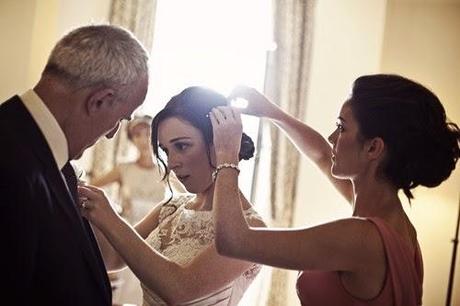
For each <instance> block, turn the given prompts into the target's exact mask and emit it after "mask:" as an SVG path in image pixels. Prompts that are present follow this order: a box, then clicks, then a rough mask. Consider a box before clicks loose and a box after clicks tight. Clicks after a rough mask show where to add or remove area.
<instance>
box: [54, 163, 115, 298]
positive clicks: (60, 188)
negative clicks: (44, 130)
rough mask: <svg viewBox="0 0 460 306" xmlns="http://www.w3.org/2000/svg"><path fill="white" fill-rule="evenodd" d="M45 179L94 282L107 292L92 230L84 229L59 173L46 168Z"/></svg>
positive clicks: (83, 221)
mask: <svg viewBox="0 0 460 306" xmlns="http://www.w3.org/2000/svg"><path fill="white" fill-rule="evenodd" d="M47 178H48V179H49V183H50V188H51V189H52V190H53V192H54V195H55V197H56V198H57V200H58V201H57V202H58V203H59V204H60V207H61V208H62V209H63V211H64V213H65V215H66V216H67V218H68V219H69V221H70V224H71V227H72V229H73V231H74V233H75V235H74V236H75V237H76V240H77V241H78V243H79V244H80V249H81V251H82V253H83V255H84V258H85V259H86V262H87V264H88V265H89V267H90V270H91V271H92V272H93V275H94V276H95V278H96V282H97V283H98V285H99V286H100V287H101V289H102V290H104V291H107V290H108V287H109V286H108V279H107V273H106V271H105V269H102V267H104V264H103V262H100V261H99V257H98V256H97V255H96V254H97V251H99V248H98V247H97V244H96V245H94V246H93V245H92V239H91V237H90V236H93V232H92V230H91V231H90V232H89V231H88V230H89V229H90V228H87V227H86V225H85V223H87V222H86V220H83V218H82V217H81V215H80V212H79V211H78V210H77V209H78V208H77V206H76V205H75V202H74V200H73V197H72V195H71V194H70V192H69V191H68V190H67V187H66V185H65V183H64V180H63V178H62V176H61V174H60V172H58V171H52V170H51V168H47ZM68 187H69V189H70V188H73V187H72V186H68ZM88 227H89V225H88ZM94 247H96V248H97V249H95V248H94Z"/></svg>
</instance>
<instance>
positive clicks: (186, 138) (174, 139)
mask: <svg viewBox="0 0 460 306" xmlns="http://www.w3.org/2000/svg"><path fill="white" fill-rule="evenodd" d="M190 139H191V138H190V137H186V136H184V137H177V138H173V139H171V140H170V141H169V142H170V143H173V142H176V141H180V140H190Z"/></svg>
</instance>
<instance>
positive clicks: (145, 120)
mask: <svg viewBox="0 0 460 306" xmlns="http://www.w3.org/2000/svg"><path fill="white" fill-rule="evenodd" d="M139 124H145V125H147V127H150V125H151V124H152V117H150V116H149V115H144V116H134V118H133V119H131V120H130V121H129V122H128V124H127V126H126V136H127V137H128V139H129V140H131V141H132V140H133V129H134V127H135V126H137V125H139Z"/></svg>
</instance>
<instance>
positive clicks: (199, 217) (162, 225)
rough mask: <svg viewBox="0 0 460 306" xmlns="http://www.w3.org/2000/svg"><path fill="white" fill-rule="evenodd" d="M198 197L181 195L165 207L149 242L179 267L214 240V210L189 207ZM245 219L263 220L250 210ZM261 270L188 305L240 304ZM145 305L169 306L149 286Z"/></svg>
mask: <svg viewBox="0 0 460 306" xmlns="http://www.w3.org/2000/svg"><path fill="white" fill-rule="evenodd" d="M194 197H195V196H194V195H189V194H186V195H181V196H179V197H178V198H175V199H173V200H172V201H171V202H170V203H168V204H167V205H164V206H163V208H162V209H161V211H160V217H159V225H158V227H157V228H156V229H155V230H153V231H152V232H151V233H150V235H149V236H148V237H147V239H146V242H147V243H148V244H149V245H151V246H152V247H153V248H155V249H156V250H158V251H159V252H160V253H162V254H163V255H164V256H166V257H168V258H169V259H171V260H173V261H174V262H176V263H178V264H186V263H188V262H190V261H191V260H192V259H193V258H194V257H195V256H197V254H198V253H199V252H201V251H202V250H203V249H204V248H206V247H207V246H209V245H210V244H211V243H212V242H213V241H214V223H213V219H212V211H195V210H190V209H187V208H186V206H187V204H188V203H190V202H191V201H192V200H193V199H194ZM244 214H245V218H246V219H247V220H248V221H249V220H251V219H257V220H262V219H261V218H260V216H259V215H258V214H257V212H256V211H255V210H254V209H252V208H250V209H248V210H246V211H245V212H244ZM259 271H260V266H259V265H256V264H254V265H252V266H251V267H250V268H249V269H248V270H247V271H245V272H244V273H243V274H242V275H241V276H240V277H238V278H237V279H235V280H234V281H233V283H232V284H231V286H228V287H226V288H221V289H220V290H218V291H217V292H215V293H212V294H210V295H209V296H208V297H203V298H200V299H197V300H196V301H191V302H189V303H187V304H186V305H222V306H223V305H226V306H229V305H237V304H238V301H239V300H240V299H241V297H242V295H243V293H244V291H245V290H246V289H247V287H248V286H249V284H250V283H251V282H252V280H253V279H254V278H255V277H256V276H257V274H258V273H259ZM142 287H143V291H144V306H152V305H166V303H165V302H164V301H163V300H162V299H161V298H160V297H159V296H158V295H156V294H155V293H154V292H153V291H151V290H149V289H148V288H146V287H145V286H142Z"/></svg>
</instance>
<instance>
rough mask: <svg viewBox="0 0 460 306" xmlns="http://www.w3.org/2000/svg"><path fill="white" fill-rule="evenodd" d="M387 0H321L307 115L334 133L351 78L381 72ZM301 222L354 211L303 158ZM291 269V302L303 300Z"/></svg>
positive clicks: (299, 203) (298, 218)
mask: <svg viewBox="0 0 460 306" xmlns="http://www.w3.org/2000/svg"><path fill="white" fill-rule="evenodd" d="M385 9H386V1H385V0H373V1H369V0H348V1H341V0H321V1H316V8H315V10H316V11H315V17H314V18H315V21H314V33H313V35H314V38H313V49H312V52H313V53H312V66H311V76H310V93H309V95H308V106H307V110H306V112H307V113H306V118H305V120H306V121H307V122H308V124H310V125H311V126H313V127H314V128H316V129H317V130H319V131H320V132H321V133H322V135H324V136H328V135H329V133H331V132H332V131H333V129H335V122H336V118H337V114H338V111H339V107H340V106H341V104H342V103H343V102H344V101H345V99H346V98H347V96H348V93H349V89H350V85H351V82H352V81H353V80H354V79H355V78H356V77H358V76H359V75H362V74H370V73H378V72H379V68H380V58H381V50H382V44H383V34H384V23H385ZM298 186H299V190H298V194H297V199H296V211H295V222H294V225H295V226H311V225H315V224H318V223H322V222H326V221H330V220H333V219H336V218H340V217H348V216H350V215H351V210H350V208H349V205H348V204H347V203H346V202H345V201H344V200H343V199H342V198H341V197H340V196H339V194H338V193H337V192H336V191H335V190H334V189H333V188H332V187H331V185H330V184H329V183H328V182H327V180H326V179H325V178H324V176H323V175H322V174H321V173H320V172H319V171H318V170H317V169H316V168H315V167H314V166H312V164H310V162H309V161H308V160H307V159H305V158H303V159H302V162H301V166H300V174H299V182H298ZM296 275H297V273H296V272H291V276H292V277H291V279H290V288H289V293H290V299H289V305H299V302H298V298H297V296H296V290H295V287H294V284H295V278H296Z"/></svg>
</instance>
